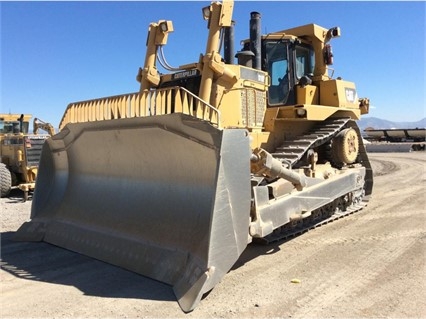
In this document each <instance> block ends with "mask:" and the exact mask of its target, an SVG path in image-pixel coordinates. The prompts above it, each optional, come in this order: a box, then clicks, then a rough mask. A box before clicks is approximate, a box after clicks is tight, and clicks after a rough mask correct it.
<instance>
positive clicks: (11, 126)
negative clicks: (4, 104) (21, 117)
mask: <svg viewBox="0 0 426 319" xmlns="http://www.w3.org/2000/svg"><path fill="white" fill-rule="evenodd" d="M20 125H21V124H20V122H19V121H13V122H9V121H2V120H0V133H3V134H7V133H19V132H20V129H21V127H20ZM28 127H29V123H28V122H22V133H28Z"/></svg>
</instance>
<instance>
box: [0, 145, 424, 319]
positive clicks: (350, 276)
mask: <svg viewBox="0 0 426 319" xmlns="http://www.w3.org/2000/svg"><path fill="white" fill-rule="evenodd" d="M370 160H371V162H372V166H373V169H374V174H375V184H374V190H373V194H374V196H373V198H372V199H371V200H370V203H369V205H368V206H367V208H365V209H364V210H363V211H361V212H358V213H355V214H353V215H350V216H348V217H346V218H344V219H340V220H338V221H335V222H333V223H331V224H328V225H326V226H323V227H320V228H317V229H315V230H313V231H310V232H308V233H305V234H303V235H301V236H299V237H296V238H294V239H292V240H290V241H287V242H279V243H277V244H272V245H269V246H259V245H249V247H248V248H247V249H246V251H245V252H244V253H243V255H242V256H241V257H240V259H239V260H238V261H237V263H236V264H235V266H234V267H233V269H232V270H231V271H230V272H229V273H228V274H227V275H226V276H225V277H224V278H223V280H222V281H221V282H220V283H219V284H218V285H217V286H216V287H215V288H214V289H213V290H212V291H211V292H210V293H209V294H208V295H207V296H205V298H204V299H203V300H202V301H201V303H200V304H199V306H198V307H197V308H196V309H195V310H194V311H193V312H191V313H188V314H185V313H183V312H182V311H181V309H180V308H179V305H178V304H177V302H176V299H175V297H174V295H173V292H172V289H171V287H169V286H167V285H165V284H162V283H159V282H156V281H154V280H150V279H148V278H145V277H143V276H140V275H137V274H134V273H131V272H128V271H126V270H123V269H120V268H117V267H114V266H111V265H108V264H105V263H103V262H100V261H97V260H94V259H92V258H89V257H85V256H82V255H79V254H76V253H73V252H70V251H67V250H65V249H62V248H58V247H55V246H53V245H49V244H46V243H22V242H13V241H12V240H11V237H12V235H13V233H14V232H15V231H16V230H17V228H18V227H19V226H20V225H21V224H22V223H23V222H24V221H26V220H28V219H29V217H30V210H31V201H28V202H25V203H23V202H22V198H21V194H20V193H19V192H18V191H15V192H13V193H12V196H11V197H10V198H2V199H1V201H0V203H1V206H0V207H1V257H2V261H1V266H2V268H1V270H0V279H1V296H0V315H1V317H2V318H23V317H31V318H42V317H49V318H50V317H55V318H70V317H90V318H101V317H102V318H105V317H110V318H112V317H114V318H116V317H128V318H135V317H144V318H158V317H167V318H170V317H173V318H175V317H188V318H193V317H195V318H201V317H202V318H211V317H221V318H223V317H247V318H248V317H299V318H305V317H311V318H324V317H338V318H348V317H358V318H359V317H365V318H366V317H369V318H371V317H400V318H401V317H403V318H408V317H411V318H425V317H426V277H425V274H426V209H425V208H426V205H425V204H426V203H425V196H424V195H425V181H426V174H425V164H426V155H425V153H424V152H416V153H386V154H380V153H373V154H370ZM293 279H298V281H299V282H298V283H292V280H293Z"/></svg>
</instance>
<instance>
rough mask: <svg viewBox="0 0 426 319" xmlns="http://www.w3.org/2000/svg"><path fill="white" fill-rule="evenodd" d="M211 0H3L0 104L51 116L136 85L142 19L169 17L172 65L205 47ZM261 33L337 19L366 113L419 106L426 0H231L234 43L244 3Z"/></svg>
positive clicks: (425, 107) (405, 117)
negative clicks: (256, 15)
mask: <svg viewBox="0 0 426 319" xmlns="http://www.w3.org/2000/svg"><path fill="white" fill-rule="evenodd" d="M209 3H210V2H209V1H191V2H183V1H171V2H170V1H169V2H165V1H156V2H148V1H147V2H96V1H95V2H8V1H6V2H0V10H1V65H0V69H1V92H0V99H1V100H0V107H1V112H12V113H15V112H16V113H30V114H33V115H34V116H35V117H39V118H41V119H43V120H45V121H48V122H50V123H52V124H53V125H54V126H55V127H57V126H58V124H59V121H60V119H61V117H62V114H63V112H64V110H65V108H66V106H67V105H68V103H70V102H75V101H81V100H86V99H92V98H99V97H105V96H110V95H117V94H123V93H129V92H136V91H138V89H139V83H138V82H137V81H136V79H135V78H136V74H137V70H138V68H139V67H140V66H142V65H143V62H144V56H145V42H146V36H147V30H148V25H149V23H150V22H157V21H158V20H161V19H167V20H172V21H173V25H174V30H175V31H174V32H173V33H171V34H170V36H169V41H168V44H167V46H166V47H165V48H164V51H165V54H166V58H167V61H168V62H169V64H171V65H173V66H178V65H182V64H187V63H191V62H196V61H198V58H199V55H200V53H204V50H205V40H206V37H207V26H206V21H204V20H203V19H202V17H201V8H202V7H204V6H206V5H208V4H209ZM252 11H257V12H260V13H261V15H262V22H261V23H262V31H263V33H267V32H273V31H277V30H282V29H287V28H291V27H295V26H298V25H304V24H308V23H316V24H319V25H321V26H323V27H327V28H331V27H334V26H339V27H340V28H341V33H342V36H341V37H340V38H337V39H333V41H332V45H333V52H334V65H333V68H334V69H335V71H334V77H338V76H340V77H342V78H343V79H345V80H348V81H353V82H355V83H356V86H357V89H358V94H359V96H360V97H369V98H370V100H371V104H372V109H371V111H370V114H369V116H375V117H380V118H383V119H387V120H391V121H417V120H420V119H422V118H424V117H425V116H426V101H425V88H426V86H425V73H426V67H425V60H426V59H425V47H426V44H425V19H426V17H425V13H426V2H423V1H416V2H383V1H380V2H332V1H329V2H318V1H316V2H306V1H302V2H285V1H236V2H235V6H234V15H233V18H234V20H235V21H236V29H235V40H236V44H235V48H236V50H238V49H239V48H240V47H239V41H240V40H242V39H246V38H248V34H249V29H248V26H249V18H250V12H252Z"/></svg>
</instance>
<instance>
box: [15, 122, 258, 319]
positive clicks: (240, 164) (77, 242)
mask: <svg viewBox="0 0 426 319" xmlns="http://www.w3.org/2000/svg"><path fill="white" fill-rule="evenodd" d="M249 161H250V146H249V137H248V134H247V132H246V131H245V130H242V129H225V130H220V129H217V128H215V127H213V126H212V125H210V124H209V123H207V122H205V121H201V120H198V119H196V118H194V117H191V116H188V115H184V114H170V115H162V116H153V117H144V118H132V119H118V120H110V121H99V122H88V123H78V124H68V125H67V126H66V127H65V128H64V129H63V130H62V131H61V132H60V133H59V134H57V135H55V136H53V137H52V138H51V139H49V140H48V141H47V142H46V143H45V144H44V148H43V151H42V156H41V161H40V167H39V175H38V179H37V187H36V190H35V194H34V198H33V203H32V209H31V221H29V222H27V223H24V224H23V225H22V226H21V228H20V229H19V230H18V231H17V233H16V237H15V239H16V240H24V241H45V242H48V243H51V244H54V245H57V246H60V247H64V248H66V249H69V250H72V251H76V252H79V253H82V254H85V255H88V256H91V257H94V258H96V259H99V260H102V261H105V262H108V263H111V264H114V265H117V266H120V267H123V268H126V269H129V270H131V271H134V272H137V273H139V274H142V275H144V276H147V277H150V278H153V279H156V280H158V281H161V282H164V283H167V284H170V285H172V286H173V290H174V293H175V295H176V297H177V300H178V302H179V304H180V306H181V308H182V310H183V311H185V312H189V311H191V310H193V309H194V308H195V307H196V306H197V304H198V303H199V301H200V300H201V297H202V295H203V294H204V293H206V292H208V291H209V290H211V289H212V288H213V287H214V286H215V285H216V284H217V283H218V282H219V281H220V280H221V278H222V277H223V276H224V275H225V274H226V273H227V272H228V271H229V270H230V268H231V267H232V266H233V264H234V263H235V262H236V261H237V259H238V257H239V256H240V254H241V253H242V252H243V250H244V249H245V248H246V246H247V243H248V227H249V215H250V198H251V193H250V168H249Z"/></svg>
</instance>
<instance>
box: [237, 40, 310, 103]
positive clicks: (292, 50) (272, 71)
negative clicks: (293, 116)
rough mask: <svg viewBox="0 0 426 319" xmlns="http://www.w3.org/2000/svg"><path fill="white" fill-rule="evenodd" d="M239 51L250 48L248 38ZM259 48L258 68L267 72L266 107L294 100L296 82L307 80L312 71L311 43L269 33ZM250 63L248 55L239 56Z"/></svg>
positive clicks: (300, 82) (242, 62)
mask: <svg viewBox="0 0 426 319" xmlns="http://www.w3.org/2000/svg"><path fill="white" fill-rule="evenodd" d="M241 52H250V43H249V42H248V41H247V42H245V43H244V48H243V49H242V51H241ZM261 52H262V59H261V69H262V70H263V71H266V72H268V74H269V76H270V86H269V90H268V107H278V106H285V105H294V104H296V90H295V87H296V85H298V84H302V83H304V84H307V83H309V82H310V79H311V77H312V76H313V73H314V67H315V54H314V50H313V48H312V46H310V45H308V44H306V43H303V42H301V41H300V40H299V39H297V38H296V37H292V36H284V35H281V36H279V37H277V36H276V35H272V36H266V37H265V38H263V39H262V50H261ZM247 61H248V63H249V64H247ZM250 63H251V61H250V59H248V60H246V61H243V60H242V59H240V60H239V64H242V65H246V66H251V65H250Z"/></svg>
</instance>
